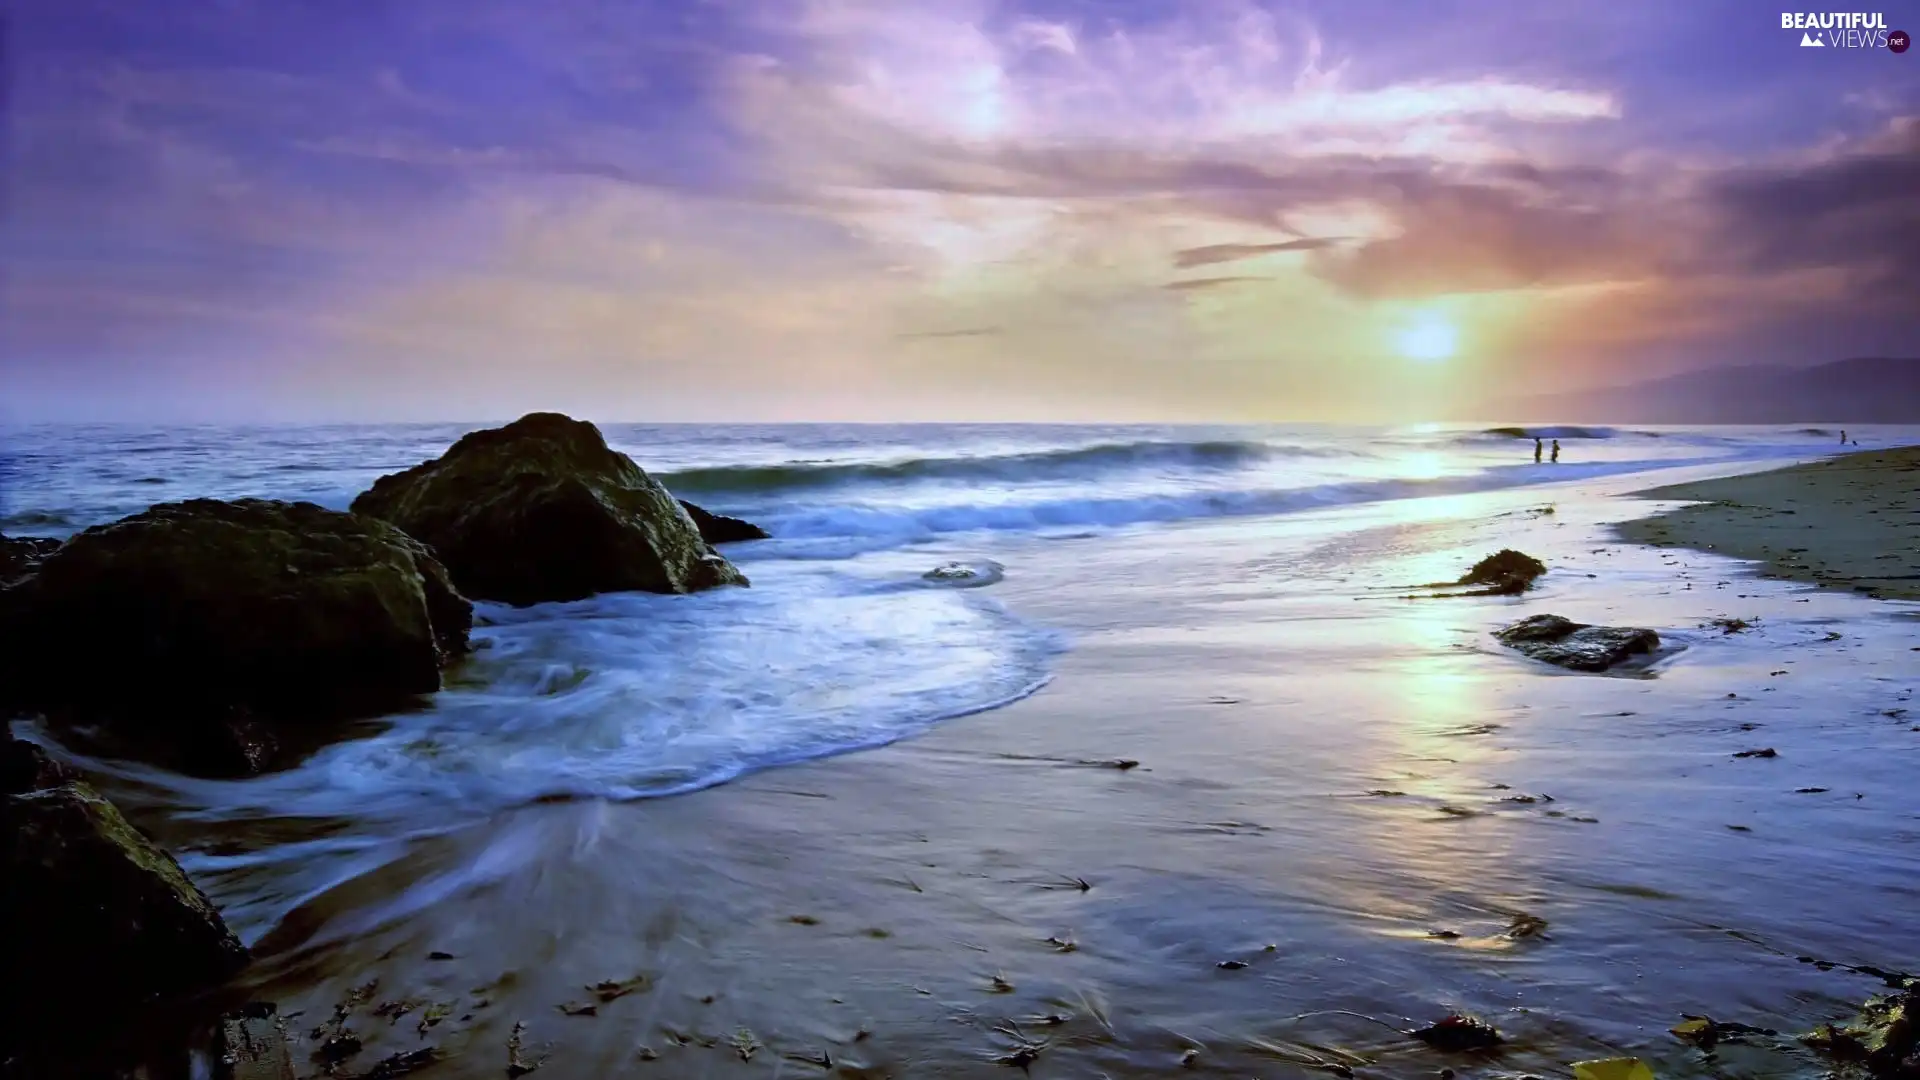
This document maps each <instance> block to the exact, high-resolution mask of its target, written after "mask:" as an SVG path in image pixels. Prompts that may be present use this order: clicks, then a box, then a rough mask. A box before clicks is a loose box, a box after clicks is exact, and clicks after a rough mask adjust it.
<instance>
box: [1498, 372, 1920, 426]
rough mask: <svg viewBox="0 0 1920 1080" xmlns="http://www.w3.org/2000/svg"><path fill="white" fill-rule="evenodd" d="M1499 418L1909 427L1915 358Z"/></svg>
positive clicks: (1522, 404)
mask: <svg viewBox="0 0 1920 1080" xmlns="http://www.w3.org/2000/svg"><path fill="white" fill-rule="evenodd" d="M1499 413H1500V415H1501V416H1504V417H1526V418H1532V419H1554V420H1573V421H1585V422H1590V423H1625V424H1798V423H1823V422H1824V423H1853V424H1916V423H1920V358H1914V357H1885V356H1875V357H1856V358H1854V359H1851V360H1838V361H1835V362H1833V363H1830V364H1820V365H1817V366H1815V367H1809V368H1789V367H1767V366H1757V365H1756V366H1742V367H1723V368H1709V369H1707V370H1705V371H1692V372H1688V373H1686V374H1684V375H1674V376H1670V377H1668V378H1664V379H1654V380H1650V381H1648V382H1642V383H1634V384H1631V385H1628V386H1615V387H1607V388H1603V389H1598V390H1584V391H1579V392H1575V393H1566V394H1545V395H1538V396H1534V397H1526V398H1517V399H1510V400H1508V401H1505V402H1501V403H1500V407H1499Z"/></svg>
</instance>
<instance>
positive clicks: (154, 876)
mask: <svg viewBox="0 0 1920 1080" xmlns="http://www.w3.org/2000/svg"><path fill="white" fill-rule="evenodd" d="M21 745H22V744H18V743H16V744H14V745H13V746H11V747H9V748H8V751H7V760H8V762H9V774H8V781H9V784H10V785H11V784H12V783H14V782H15V781H17V780H18V779H20V776H21V775H23V774H19V773H16V772H15V771H14V770H13V769H12V767H11V766H12V763H14V762H17V761H31V760H33V759H34V757H35V755H36V754H38V750H37V748H33V749H32V750H31V751H22V750H21V749H20V747H21ZM42 760H44V759H42ZM39 779H60V776H59V775H57V774H56V775H50V776H43V777H40V778H39ZM32 782H35V783H37V782H38V781H37V780H35V781H32ZM3 804H4V805H3V806H0V819H3V820H0V826H4V832H5V839H4V841H0V843H3V844H4V857H3V858H4V874H3V875H0V893H4V911H5V925H4V927H3V928H0V933H5V934H6V935H8V942H7V945H8V950H9V954H10V960H9V971H10V973H11V975H12V976H13V978H14V979H15V980H16V981H17V983H18V988H19V989H20V990H22V991H23V992H22V993H20V994H18V995H17V996H15V997H14V1004H13V1005H10V1006H8V1016H7V1019H8V1021H10V1023H9V1024H8V1027H9V1028H10V1029H11V1031H10V1040H9V1041H11V1042H14V1043H16V1044H19V1043H22V1042H25V1043H31V1042H34V1041H35V1036H36V1035H37V1036H40V1037H42V1038H45V1037H48V1036H51V1035H53V1034H54V1033H57V1032H59V1031H62V1030H70V1029H71V1027H72V1026H73V1023H74V1022H75V1021H74V1018H76V1017H86V1018H90V1020H89V1021H87V1022H91V1021H99V1020H104V1019H108V1018H112V1017H116V1016H121V1015H127V1014H130V1013H132V1012H134V1011H137V1010H140V1009H143V1008H145V1007H147V1006H149V1005H151V1004H153V1003H155V1002H158V1001H162V1000H165V999H169V998H175V997H179V996H182V995H187V994H192V993H195V992H197V991H201V990H205V989H208V988H210V987H214V986H217V985H219V984H221V983H222V982H225V981H226V980H227V979H228V978H229V977H231V976H232V975H233V974H234V973H235V972H237V971H239V970H240V968H241V967H243V966H245V964H246V962H247V950H246V948H245V947H244V946H242V945H241V944H240V940H239V939H238V938H236V937H235V936H234V935H233V932H232V931H231V930H229V929H228V928H227V925H226V923H225V922H224V921H222V920H221V918H220V914H219V912H217V911H215V910H214V908H213V905H212V904H211V903H209V902H208V900H207V898H206V896H205V894H203V893H201V891H200V890H199V889H197V888H195V887H194V885H193V883H192V882H191V881H189V880H187V876H186V875H185V874H184V873H182V872H181V870H180V866H179V864H178V863H176V862H174V861H173V858H172V857H171V856H169V855H168V854H167V853H166V852H164V851H162V850H161V849H160V848H158V847H156V846H155V845H154V843H153V841H151V840H149V839H148V838H147V837H146V836H145V835H143V834H142V833H140V832H139V831H138V830H137V829H135V828H134V827H133V826H132V825H130V824H128V823H127V820H126V819H125V818H123V817H121V816H120V812H119V811H118V810H117V809H115V808H114V806H113V804H112V803H110V802H108V801H107V800H106V799H105V798H104V797H102V796H101V795H100V793H99V792H97V791H95V790H94V789H93V788H92V787H90V786H88V785H87V784H86V783H84V782H82V781H79V780H74V779H67V780H65V781H64V782H61V783H58V784H56V785H54V786H46V787H29V788H26V789H24V790H21V791H13V790H9V791H8V793H7V794H6V795H5V796H4V798H3Z"/></svg>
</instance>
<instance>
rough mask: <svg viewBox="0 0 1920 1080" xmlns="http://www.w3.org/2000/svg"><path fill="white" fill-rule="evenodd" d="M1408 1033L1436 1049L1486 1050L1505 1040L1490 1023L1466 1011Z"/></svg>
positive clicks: (1444, 1017) (1442, 1018)
mask: <svg viewBox="0 0 1920 1080" xmlns="http://www.w3.org/2000/svg"><path fill="white" fill-rule="evenodd" d="M1408 1034H1410V1035H1412V1036H1413V1037H1414V1038H1416V1039H1419V1040H1420V1041H1421V1042H1423V1043H1426V1044H1427V1045H1428V1046H1431V1047H1433V1048H1434V1049H1436V1050H1486V1049H1490V1048H1492V1047H1495V1046H1499V1045H1500V1044H1501V1043H1502V1042H1504V1041H1505V1040H1504V1039H1502V1038H1501V1036H1500V1033H1499V1032H1498V1031H1496V1030H1494V1027H1493V1025H1492V1024H1489V1023H1487V1022H1486V1021H1485V1020H1482V1019H1480V1018H1479V1017H1477V1016H1471V1015H1468V1014H1466V1013H1453V1014H1450V1015H1448V1016H1443V1017H1441V1018H1440V1019H1438V1020H1436V1021H1434V1022H1433V1023H1431V1024H1428V1025H1427V1026H1426V1027H1423V1028H1416V1029H1415V1030H1413V1031H1411V1032H1408Z"/></svg>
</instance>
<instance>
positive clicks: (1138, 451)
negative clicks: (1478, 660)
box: [658, 439, 1345, 494]
mask: <svg viewBox="0 0 1920 1080" xmlns="http://www.w3.org/2000/svg"><path fill="white" fill-rule="evenodd" d="M1331 456H1345V454H1344V452H1342V451H1338V450H1331V449H1323V448H1314V447H1304V446H1283V445H1277V444H1273V443H1264V442H1251V441H1245V440H1237V439H1209V440H1202V441H1197V442H1175V441H1164V442H1156V441H1147V442H1122V443H1098V444H1095V445H1092V446H1076V447H1069V448H1066V449H1060V450H1033V451H1024V452H1019V453H1008V454H985V455H978V456H968V457H918V458H902V459H900V460H897V461H882V462H828V461H794V462H787V463H784V464H780V465H738V466H725V467H718V468H708V469H685V470H681V471H678V472H663V473H659V474H658V479H659V480H660V482H661V483H662V484H665V485H666V486H667V487H668V488H669V489H671V490H673V491H676V492H683V493H702V494H715V493H733V494H765V493H771V492H779V491H791V490H795V489H802V488H822V487H840V486H843V485H848V484H899V483H910V482H913V481H918V480H1000V481H1020V480H1029V481H1031V480H1061V479H1072V478H1074V477H1078V476H1093V475H1098V474H1103V473H1110V472H1121V471H1126V470H1130V469H1151V468H1163V469H1184V470H1199V471H1226V470H1233V469H1244V468H1248V467H1250V466H1253V465H1258V464H1261V463H1263V462H1267V461H1272V460H1275V459H1280V458H1301V457H1331Z"/></svg>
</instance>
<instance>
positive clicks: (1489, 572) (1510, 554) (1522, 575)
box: [1455, 548, 1547, 596]
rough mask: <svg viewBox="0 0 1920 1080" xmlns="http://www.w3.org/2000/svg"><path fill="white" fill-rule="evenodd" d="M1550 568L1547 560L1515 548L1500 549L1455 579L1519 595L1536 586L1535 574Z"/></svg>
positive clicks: (1536, 576)
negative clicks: (1542, 560) (1544, 560)
mask: <svg viewBox="0 0 1920 1080" xmlns="http://www.w3.org/2000/svg"><path fill="white" fill-rule="evenodd" d="M1546 572H1547V564H1546V563H1543V562H1541V561H1540V560H1539V559H1536V558H1534V557H1533V556H1531V555H1528V554H1526V553H1524V552H1519V551H1515V550H1513V549H1512V548H1501V549H1500V550H1499V551H1497V552H1495V553H1493V554H1492V555H1489V556H1487V557H1486V558H1484V559H1481V560H1480V561H1479V562H1477V563H1474V564H1473V568H1472V569H1470V570H1468V571H1467V572H1466V573H1465V574H1464V575H1462V576H1461V578H1460V580H1459V581H1457V582H1455V584H1458V585H1475V586H1479V587H1480V588H1482V589H1484V590H1485V591H1486V592H1488V593H1491V594H1493V595H1496V596H1518V595H1519V594H1521V593H1523V592H1526V591H1527V590H1528V589H1531V588H1533V583H1534V580H1535V579H1536V578H1538V577H1539V576H1540V575H1542V574H1544V573H1546Z"/></svg>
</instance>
